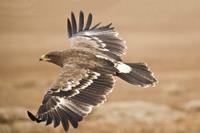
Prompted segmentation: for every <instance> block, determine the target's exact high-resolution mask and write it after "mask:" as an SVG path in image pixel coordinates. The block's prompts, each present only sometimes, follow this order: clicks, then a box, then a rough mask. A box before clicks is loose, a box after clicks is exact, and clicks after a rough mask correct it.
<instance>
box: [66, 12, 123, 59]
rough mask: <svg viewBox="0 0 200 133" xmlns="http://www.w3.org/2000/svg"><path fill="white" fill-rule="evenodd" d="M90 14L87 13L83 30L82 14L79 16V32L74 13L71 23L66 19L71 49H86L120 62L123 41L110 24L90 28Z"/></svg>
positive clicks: (98, 24)
mask: <svg viewBox="0 0 200 133" xmlns="http://www.w3.org/2000/svg"><path fill="white" fill-rule="evenodd" d="M92 18H93V17H92V14H91V13H89V15H88V18H87V21H86V25H85V28H84V14H83V12H82V11H81V12H80V14H79V32H77V31H76V29H77V28H76V26H77V24H76V19H75V16H74V13H72V14H71V21H70V20H69V19H68V35H69V38H70V42H71V46H72V48H79V49H87V50H91V51H93V52H94V51H96V52H101V53H103V54H105V55H107V56H109V57H110V58H114V59H116V60H121V59H120V56H121V55H122V54H124V53H125V49H126V45H125V41H123V40H122V39H121V38H119V37H118V33H117V32H115V31H114V27H112V23H109V24H108V25H105V26H104V25H103V26H100V25H101V23H97V24H96V25H94V26H93V27H92V28H90V27H91V25H92ZM69 21H70V22H69Z"/></svg>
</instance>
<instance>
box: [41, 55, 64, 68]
mask: <svg viewBox="0 0 200 133" xmlns="http://www.w3.org/2000/svg"><path fill="white" fill-rule="evenodd" d="M39 60H40V61H47V62H51V63H54V64H56V65H58V66H63V54H62V52H60V51H53V52H49V53H46V54H44V55H42V56H41V57H40V59H39Z"/></svg>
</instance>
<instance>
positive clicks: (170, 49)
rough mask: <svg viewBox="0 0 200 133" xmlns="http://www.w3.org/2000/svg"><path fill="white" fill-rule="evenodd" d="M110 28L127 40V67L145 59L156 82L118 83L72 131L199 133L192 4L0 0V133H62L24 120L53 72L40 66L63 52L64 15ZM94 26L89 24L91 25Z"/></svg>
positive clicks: (198, 32)
mask: <svg viewBox="0 0 200 133" xmlns="http://www.w3.org/2000/svg"><path fill="white" fill-rule="evenodd" d="M80 10H83V11H84V12H85V13H86V14H87V13H89V12H91V13H93V15H94V23H97V22H99V21H100V22H102V23H103V24H108V23H110V22H112V23H113V26H115V27H116V31H118V32H119V33H120V36H121V37H122V38H123V39H125V40H126V41H127V46H128V51H127V54H126V55H125V56H124V57H123V59H124V60H125V61H126V62H141V61H144V62H148V64H149V66H150V67H151V70H152V71H154V73H155V76H156V77H157V78H158V80H159V84H158V85H157V86H156V87H153V88H140V87H137V86H132V85H129V84H127V83H125V82H124V81H122V80H120V79H117V80H118V81H117V82H116V85H115V88H114V91H113V93H111V94H110V95H109V96H108V100H107V102H106V103H105V104H104V105H102V106H100V107H99V108H95V110H94V111H93V112H92V114H90V115H89V116H88V117H87V118H85V119H84V120H83V121H82V122H80V124H79V128H78V129H72V128H71V129H70V132H71V133H80V132H82V133H94V132H95V133H112V132H115V133H123V132H126V133H199V132H200V126H199V125H200V84H199V81H200V1H199V0H167V1H163V0H162V1H161V0H151V1H149V0H140V1H136V0H106V1H100V0H95V1H91V0H84V1H83V0H59V1H58V0H57V1H55V0H20V1H19V0H9V1H8V0H0V133H45V132H48V133H59V132H60V133H61V132H63V129H62V127H59V128H56V129H54V128H52V125H51V126H48V127H45V126H44V125H43V124H36V123H33V122H32V121H30V120H29V119H28V118H27V115H26V110H31V111H33V112H34V111H36V110H37V109H38V107H39V105H40V102H41V100H42V97H43V95H44V93H45V91H46V89H47V88H48V86H49V85H50V84H51V82H52V81H54V80H55V79H56V77H57V76H58V74H59V71H60V69H59V68H58V67H57V66H55V65H52V64H49V63H45V62H41V63H39V61H38V59H39V57H40V56H41V55H42V54H44V53H46V52H48V51H52V50H63V49H67V48H69V43H68V37H67V32H66V31H67V29H66V27H67V26H66V18H67V17H69V16H70V13H71V11H73V12H75V14H76V15H78V13H79V11H80ZM94 23H93V24H94Z"/></svg>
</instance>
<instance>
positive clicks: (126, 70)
mask: <svg viewBox="0 0 200 133" xmlns="http://www.w3.org/2000/svg"><path fill="white" fill-rule="evenodd" d="M115 68H117V70H118V72H117V76H118V77H120V78H121V79H123V80H125V81H126V82H128V83H130V84H133V85H139V86H141V87H149V86H154V85H155V84H156V83H157V80H156V78H155V77H154V76H153V73H152V72H151V71H150V69H149V68H148V66H147V65H146V64H145V63H126V64H125V63H122V62H118V63H117V64H116V65H115Z"/></svg>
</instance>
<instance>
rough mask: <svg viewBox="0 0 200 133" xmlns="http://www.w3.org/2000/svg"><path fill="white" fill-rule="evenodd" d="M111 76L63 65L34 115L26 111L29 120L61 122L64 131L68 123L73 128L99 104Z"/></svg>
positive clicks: (109, 87)
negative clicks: (61, 71) (61, 70)
mask: <svg viewBox="0 0 200 133" xmlns="http://www.w3.org/2000/svg"><path fill="white" fill-rule="evenodd" d="M113 84H114V82H113V78H112V75H110V74H105V73H99V72H95V71H94V70H89V69H87V70H86V69H83V68H73V69H72V68H64V71H63V73H62V74H61V75H60V76H59V77H58V79H57V80H56V81H55V82H54V83H53V84H52V85H51V87H50V88H49V90H48V92H47V93H46V95H45V96H44V99H43V101H42V105H41V106H40V107H39V109H38V112H37V114H36V115H33V114H32V113H31V112H28V115H29V117H30V119H31V120H33V121H36V122H38V123H39V122H45V121H46V125H49V124H51V123H53V126H54V127H57V126H59V125H60V124H62V126H63V128H64V130H65V131H67V130H68V129H69V122H70V123H71V125H72V126H73V127H74V128H77V127H78V122H79V121H81V120H82V119H83V117H85V116H87V115H88V114H89V113H90V112H91V110H92V108H93V107H94V106H97V105H99V104H102V103H103V102H104V101H105V100H106V95H107V94H108V93H109V92H111V90H112V87H113ZM63 88H68V89H63Z"/></svg>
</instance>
